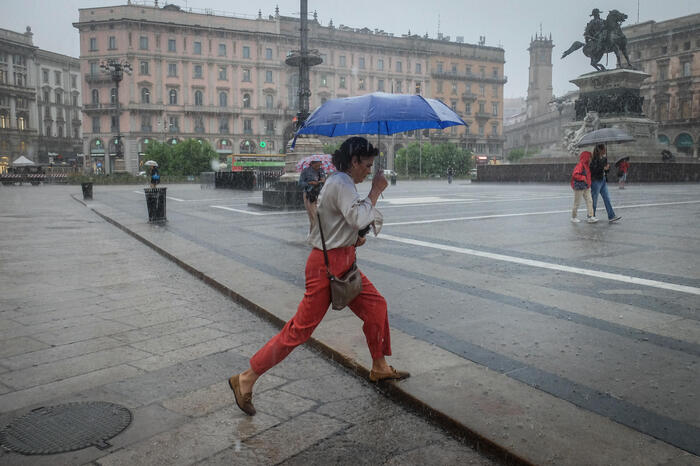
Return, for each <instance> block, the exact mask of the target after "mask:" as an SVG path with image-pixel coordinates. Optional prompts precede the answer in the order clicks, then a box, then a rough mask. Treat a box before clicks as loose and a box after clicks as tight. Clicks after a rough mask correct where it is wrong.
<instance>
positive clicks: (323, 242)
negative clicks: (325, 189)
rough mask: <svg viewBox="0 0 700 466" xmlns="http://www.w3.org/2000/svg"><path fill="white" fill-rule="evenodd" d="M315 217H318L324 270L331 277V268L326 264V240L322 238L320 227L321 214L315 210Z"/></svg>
mask: <svg viewBox="0 0 700 466" xmlns="http://www.w3.org/2000/svg"><path fill="white" fill-rule="evenodd" d="M316 218H317V219H318V231H319V232H320V233H321V244H323V258H324V259H325V261H326V272H327V273H328V276H329V277H332V276H333V274H331V268H330V266H329V265H328V252H327V251H326V240H325V239H324V238H323V228H322V227H321V214H319V213H318V211H316Z"/></svg>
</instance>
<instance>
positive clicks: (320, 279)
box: [228, 137, 409, 416]
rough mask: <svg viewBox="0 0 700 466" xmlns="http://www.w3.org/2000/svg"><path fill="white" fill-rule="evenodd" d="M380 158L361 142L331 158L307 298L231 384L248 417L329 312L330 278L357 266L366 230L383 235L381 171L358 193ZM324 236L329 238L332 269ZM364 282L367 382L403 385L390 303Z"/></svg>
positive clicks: (356, 307) (353, 305) (361, 313)
mask: <svg viewBox="0 0 700 466" xmlns="http://www.w3.org/2000/svg"><path fill="white" fill-rule="evenodd" d="M377 154H378V151H377V149H376V148H374V147H373V146H372V145H371V144H370V143H369V142H368V141H367V140H366V139H365V138H361V137H351V138H349V139H347V140H346V141H345V142H343V144H342V145H341V146H340V148H339V149H338V150H337V151H336V152H335V153H334V154H333V164H334V165H335V167H336V168H337V170H338V171H337V172H336V173H334V174H333V175H331V176H330V177H329V178H328V180H327V181H326V183H325V185H324V187H323V189H322V190H321V193H320V196H319V202H318V214H319V217H320V222H321V225H319V224H318V223H319V222H315V223H314V224H313V226H312V231H311V234H310V235H309V243H310V244H311V246H313V249H312V250H311V253H310V254H309V257H308V259H307V261H306V271H305V274H306V291H305V293H304V298H303V299H302V300H301V302H300V303H299V306H298V307H297V312H296V314H295V315H294V317H292V319H291V320H290V321H289V322H287V324H286V325H285V326H284V328H283V329H282V330H281V331H280V332H279V333H278V334H277V335H276V336H274V337H273V338H272V339H271V340H270V341H268V342H267V344H265V346H263V347H262V348H261V349H260V350H259V351H258V352H257V353H255V355H253V357H252V358H251V359H250V367H249V368H248V369H247V370H245V371H244V372H242V373H240V374H236V375H234V376H233V377H231V378H229V380H228V384H229V387H230V388H231V390H232V391H233V394H234V397H235V399H236V404H237V405H238V407H239V408H241V410H242V411H243V412H245V413H246V414H248V415H250V416H252V415H254V414H255V407H254V406H253V398H252V397H253V387H254V385H255V382H256V381H257V380H258V378H259V377H260V376H261V375H263V374H264V373H265V372H266V371H268V370H269V369H270V368H272V367H274V366H275V365H276V364H278V363H279V362H281V361H282V360H283V359H284V358H285V357H286V356H287V355H288V354H289V353H291V352H292V350H293V349H294V348H296V347H297V346H299V345H301V344H302V343H304V342H305V341H307V340H308V339H309V338H310V337H311V334H312V333H313V331H314V329H315V328H316V326H318V324H319V323H320V322H321V320H322V319H323V317H324V316H325V314H326V312H327V311H328V307H329V305H330V304H331V292H330V280H329V277H328V274H329V273H332V274H333V275H334V276H336V277H340V276H342V275H343V274H344V273H345V272H346V271H348V270H350V269H351V268H352V267H353V265H355V260H356V256H355V252H356V248H357V247H359V246H362V245H363V244H364V243H365V241H366V238H365V236H363V235H362V231H363V230H365V229H367V228H369V227H370V226H371V227H372V228H373V229H374V232H375V235H376V234H377V233H378V232H379V230H381V226H382V222H383V217H382V214H381V213H380V212H379V210H377V208H376V204H377V200H378V198H379V195H380V194H381V193H382V191H384V190H385V189H386V187H387V185H388V183H387V180H386V178H385V177H384V175H383V173H382V172H381V171H380V172H379V173H377V174H376V175H375V176H374V177H373V178H372V187H371V189H370V191H369V194H368V196H367V197H365V198H363V197H362V196H360V194H359V193H358V192H357V188H356V187H355V185H356V184H357V183H360V182H362V181H363V180H364V179H365V178H366V177H367V175H369V174H370V172H371V171H372V165H373V164H374V158H375V157H376V156H377ZM319 226H320V227H321V228H322V231H321V230H320V229H319ZM321 234H323V235H324V236H323V238H325V249H327V252H328V266H326V262H325V260H324V251H323V248H324V245H323V243H322V237H321ZM361 278H362V291H361V292H360V294H359V295H357V297H356V298H355V299H354V300H352V301H350V303H349V304H348V307H350V310H351V311H352V312H353V313H355V315H357V316H358V317H359V318H360V319H361V320H362V321H363V322H364V324H363V326H362V330H363V332H364V334H365V339H366V340H367V346H368V347H369V352H370V356H371V357H372V369H371V371H370V374H369V378H370V380H371V381H373V382H378V381H380V380H388V379H391V380H401V379H404V378H406V377H408V376H409V374H408V372H403V371H398V370H396V369H394V368H393V367H391V366H390V365H389V364H388V362H387V361H386V359H385V357H386V356H390V355H391V342H390V336H389V320H388V316H387V303H386V300H385V299H384V297H383V296H382V295H381V294H379V292H378V291H377V289H376V288H375V287H374V285H373V284H372V282H370V281H369V279H368V278H367V277H366V276H365V275H364V274H361Z"/></svg>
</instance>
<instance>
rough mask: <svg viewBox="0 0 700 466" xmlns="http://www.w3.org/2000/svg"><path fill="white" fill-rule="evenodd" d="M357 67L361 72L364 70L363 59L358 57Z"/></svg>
mask: <svg viewBox="0 0 700 466" xmlns="http://www.w3.org/2000/svg"><path fill="white" fill-rule="evenodd" d="M357 67H358V68H359V69H361V70H364V69H365V57H360V58H358V59H357Z"/></svg>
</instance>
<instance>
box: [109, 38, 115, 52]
mask: <svg viewBox="0 0 700 466" xmlns="http://www.w3.org/2000/svg"><path fill="white" fill-rule="evenodd" d="M108 48H109V50H116V48H117V38H116V37H114V36H109V47H108Z"/></svg>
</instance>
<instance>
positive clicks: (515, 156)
mask: <svg viewBox="0 0 700 466" xmlns="http://www.w3.org/2000/svg"><path fill="white" fill-rule="evenodd" d="M538 152H539V151H538V150H537V149H530V150H528V151H527V153H525V149H513V150H511V151H510V152H508V156H507V157H506V158H507V159H508V161H509V162H517V161H518V160H520V159H522V158H524V157H532V156H533V155H535V154H537V153H538Z"/></svg>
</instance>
